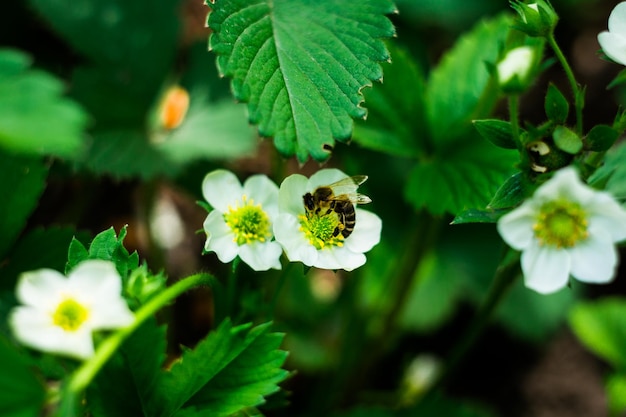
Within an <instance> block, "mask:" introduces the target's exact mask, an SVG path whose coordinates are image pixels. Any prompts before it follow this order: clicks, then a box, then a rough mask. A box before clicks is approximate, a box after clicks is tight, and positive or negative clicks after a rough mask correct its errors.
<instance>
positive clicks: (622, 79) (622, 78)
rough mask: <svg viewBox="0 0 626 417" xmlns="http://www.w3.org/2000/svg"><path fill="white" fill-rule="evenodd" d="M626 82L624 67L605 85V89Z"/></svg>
mask: <svg viewBox="0 0 626 417" xmlns="http://www.w3.org/2000/svg"><path fill="white" fill-rule="evenodd" d="M625 82H626V69H623V70H621V71H620V72H619V73H618V74H617V75H616V76H615V78H614V79H613V80H612V81H611V82H610V83H609V85H608V86H607V87H606V88H607V90H610V89H611V88H613V87H616V86H618V85H621V84H624V83H625Z"/></svg>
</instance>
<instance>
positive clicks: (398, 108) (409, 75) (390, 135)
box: [353, 43, 429, 157]
mask: <svg viewBox="0 0 626 417" xmlns="http://www.w3.org/2000/svg"><path fill="white" fill-rule="evenodd" d="M387 47H388V48H389V52H390V54H391V60H392V62H391V63H383V64H382V67H383V71H384V73H385V82H384V83H382V84H374V85H373V86H372V88H371V89H369V88H368V89H365V90H364V91H363V94H364V96H365V102H366V103H367V109H368V112H367V119H366V120H364V121H361V120H357V121H356V123H355V125H354V134H353V136H354V141H355V142H356V143H358V144H360V145H362V146H364V147H366V148H369V149H373V150H376V151H381V152H386V153H389V154H391V155H396V156H403V157H416V156H419V155H420V154H421V153H423V152H424V148H425V147H428V146H427V144H428V141H429V138H428V133H427V132H428V127H427V125H426V113H425V102H424V100H425V98H424V89H425V87H426V86H425V81H424V75H423V73H422V70H421V69H420V68H418V66H417V64H416V62H415V60H414V59H413V58H412V57H411V55H410V54H409V52H408V51H406V50H405V49H403V48H401V47H399V46H397V45H394V44H393V43H388V44H387Z"/></svg>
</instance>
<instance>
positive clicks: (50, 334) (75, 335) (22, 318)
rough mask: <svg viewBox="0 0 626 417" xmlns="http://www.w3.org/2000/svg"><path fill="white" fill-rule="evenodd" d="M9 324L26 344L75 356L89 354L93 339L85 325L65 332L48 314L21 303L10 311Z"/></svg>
mask: <svg viewBox="0 0 626 417" xmlns="http://www.w3.org/2000/svg"><path fill="white" fill-rule="evenodd" d="M9 324H10V326H11V329H12V330H13V333H14V335H15V337H16V339H17V340H19V341H20V342H21V343H23V344H24V345H26V346H29V347H32V348H35V349H38V350H41V351H44V352H50V353H57V354H62V355H68V356H72V357H75V358H79V359H87V358H89V357H91V356H93V353H94V347H93V340H92V337H91V329H90V328H89V327H88V326H83V327H82V328H81V329H79V330H77V331H74V332H66V331H64V330H63V329H62V328H60V327H58V326H55V325H54V324H53V323H52V319H51V316H50V314H47V313H44V312H42V311H39V310H36V309H34V308H30V307H22V306H20V307H16V308H15V309H14V310H13V311H12V313H11V316H10V318H9Z"/></svg>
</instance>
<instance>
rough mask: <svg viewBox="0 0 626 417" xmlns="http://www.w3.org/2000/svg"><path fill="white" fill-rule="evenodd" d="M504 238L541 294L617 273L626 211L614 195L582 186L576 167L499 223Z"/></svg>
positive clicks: (559, 174) (528, 281)
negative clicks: (572, 280)
mask: <svg viewBox="0 0 626 417" xmlns="http://www.w3.org/2000/svg"><path fill="white" fill-rule="evenodd" d="M498 231H499V232H500V235H501V236H502V238H503V239H504V240H505V241H506V243H508V244H509V245H510V246H511V247H513V248H514V249H517V250H520V251H522V258H521V264H522V271H523V273H524V280H525V283H526V286H527V287H528V288H531V289H533V290H535V291H537V292H540V293H542V294H547V293H551V292H554V291H557V290H559V289H561V288H563V287H564V286H566V285H567V282H568V278H569V275H570V274H571V275H572V276H573V277H574V278H576V279H578V280H579V281H582V282H587V283H606V282H610V281H611V280H612V279H613V277H614V275H615V267H616V265H617V251H616V249H615V246H614V243H615V242H619V241H621V240H623V239H626V210H624V208H623V207H621V206H620V205H619V204H618V203H617V202H616V201H615V200H614V199H613V197H612V196H611V195H610V194H608V193H606V192H602V191H596V190H594V189H592V188H590V187H589V186H587V185H585V184H583V183H582V182H581V181H580V179H579V178H578V174H577V172H576V170H575V169H574V168H572V167H567V168H564V169H562V170H560V171H558V172H556V173H555V174H554V176H553V177H552V178H551V179H550V180H549V181H547V182H546V183H545V184H543V185H542V186H540V187H539V188H538V189H537V191H536V192H535V194H534V195H533V197H532V198H531V199H529V200H526V201H525V202H524V203H523V204H522V205H521V206H520V207H518V208H516V209H515V210H513V211H511V212H510V213H508V214H506V215H505V216H502V218H500V220H499V221H498Z"/></svg>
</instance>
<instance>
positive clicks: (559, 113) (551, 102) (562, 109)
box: [544, 83, 569, 124]
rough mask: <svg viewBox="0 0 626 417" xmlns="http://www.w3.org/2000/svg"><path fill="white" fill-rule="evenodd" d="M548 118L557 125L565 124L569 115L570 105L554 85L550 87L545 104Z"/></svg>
mask: <svg viewBox="0 0 626 417" xmlns="http://www.w3.org/2000/svg"><path fill="white" fill-rule="evenodd" d="M544 107H545V111H546V116H548V119H550V120H552V121H553V122H554V123H555V124H563V123H565V121H566V120H567V115H568V114H569V103H568V102H567V99H566V98H565V96H564V95H563V94H562V93H561V92H560V91H559V89H558V88H557V87H556V86H555V85H554V84H552V83H550V85H549V86H548V92H547V93H546V100H545V103H544Z"/></svg>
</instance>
